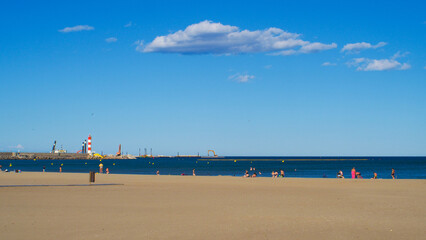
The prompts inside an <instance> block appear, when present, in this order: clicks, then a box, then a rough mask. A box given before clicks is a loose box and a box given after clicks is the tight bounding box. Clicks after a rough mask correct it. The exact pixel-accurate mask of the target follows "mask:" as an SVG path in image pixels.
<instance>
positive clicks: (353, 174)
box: [337, 167, 396, 179]
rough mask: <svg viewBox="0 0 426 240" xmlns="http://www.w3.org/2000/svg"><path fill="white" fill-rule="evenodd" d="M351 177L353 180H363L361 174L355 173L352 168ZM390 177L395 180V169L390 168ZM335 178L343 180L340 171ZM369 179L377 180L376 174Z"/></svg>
mask: <svg viewBox="0 0 426 240" xmlns="http://www.w3.org/2000/svg"><path fill="white" fill-rule="evenodd" d="M351 177H352V178H353V179H355V178H361V179H362V178H363V177H362V176H361V173H360V172H357V171H356V169H355V167H353V168H352V170H351ZM391 177H392V179H395V178H396V176H395V169H393V168H392V172H391ZM337 178H345V177H344V176H343V172H342V170H340V171H338V172H337ZM371 179H377V173H376V172H374V173H373V177H372V178H371Z"/></svg>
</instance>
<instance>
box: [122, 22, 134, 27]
mask: <svg viewBox="0 0 426 240" xmlns="http://www.w3.org/2000/svg"><path fill="white" fill-rule="evenodd" d="M131 26H132V22H131V21H130V22H128V23H127V24H126V25H124V27H125V28H128V27H131Z"/></svg>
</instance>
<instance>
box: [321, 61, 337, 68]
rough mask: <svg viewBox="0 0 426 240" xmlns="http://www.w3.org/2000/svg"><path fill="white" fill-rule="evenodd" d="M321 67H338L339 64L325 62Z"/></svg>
mask: <svg viewBox="0 0 426 240" xmlns="http://www.w3.org/2000/svg"><path fill="white" fill-rule="evenodd" d="M321 65H322V66H325V67H327V66H336V65H337V64H336V63H331V62H324V63H323V64H321Z"/></svg>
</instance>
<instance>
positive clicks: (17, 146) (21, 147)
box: [9, 144, 24, 149]
mask: <svg viewBox="0 0 426 240" xmlns="http://www.w3.org/2000/svg"><path fill="white" fill-rule="evenodd" d="M9 148H12V149H24V146H22V145H21V144H18V145H16V146H9Z"/></svg>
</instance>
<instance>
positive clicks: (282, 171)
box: [280, 170, 285, 178]
mask: <svg viewBox="0 0 426 240" xmlns="http://www.w3.org/2000/svg"><path fill="white" fill-rule="evenodd" d="M284 176H285V174H284V170H281V171H280V177H282V178H283V177H284Z"/></svg>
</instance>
